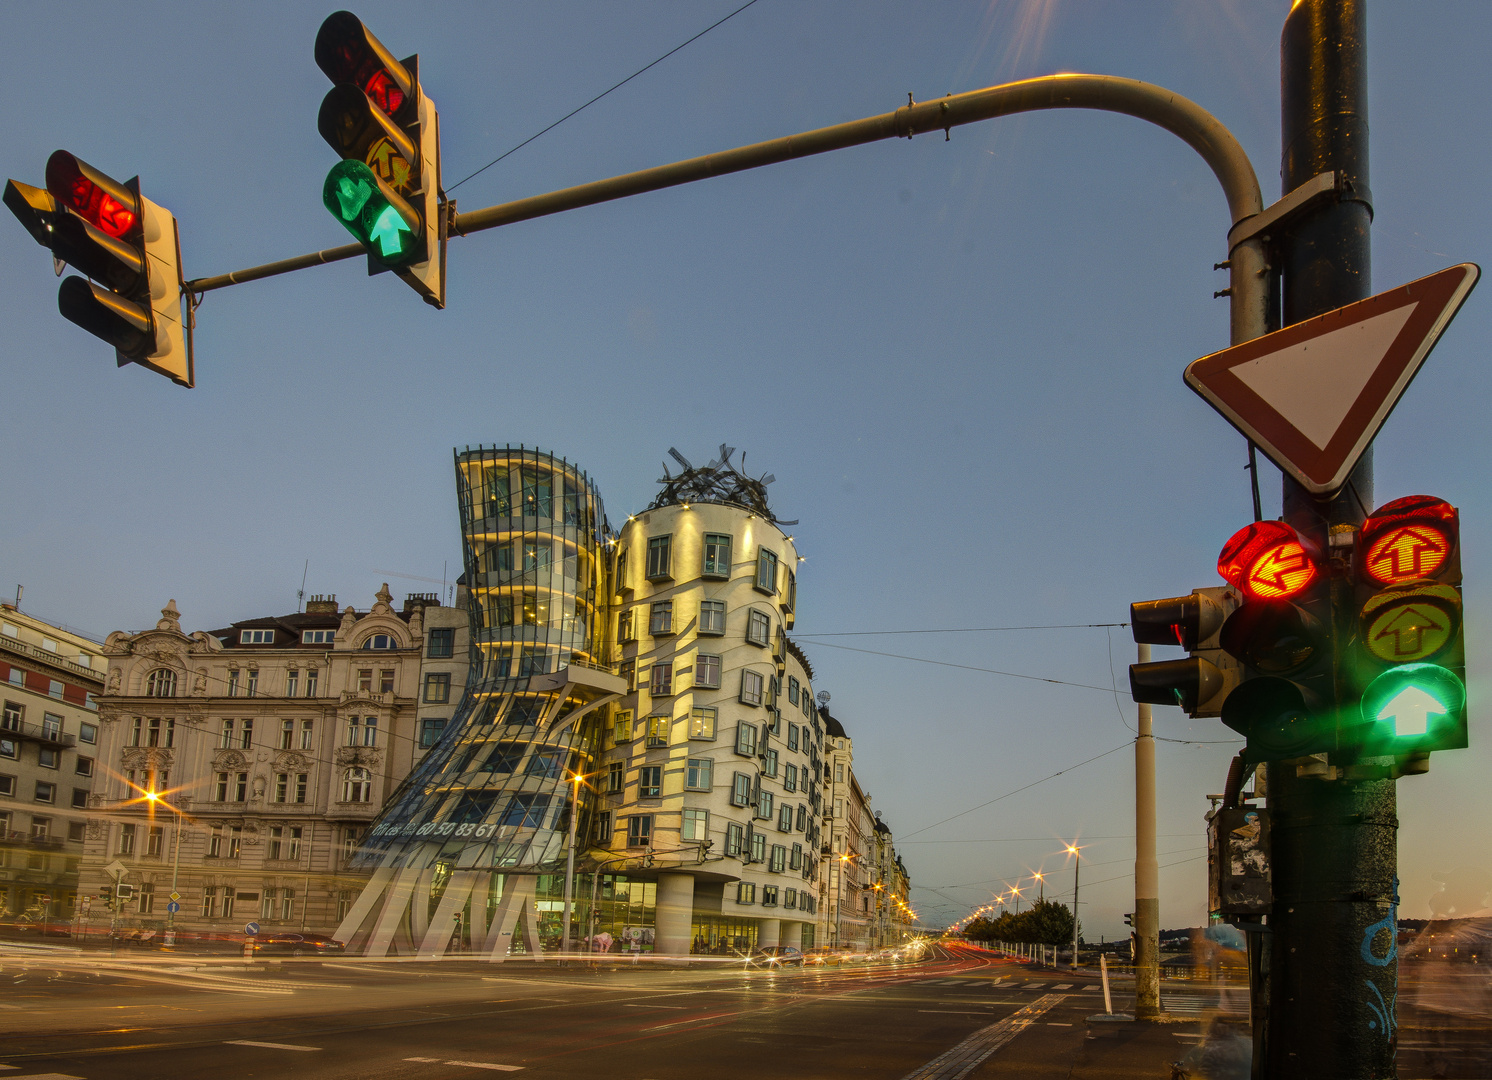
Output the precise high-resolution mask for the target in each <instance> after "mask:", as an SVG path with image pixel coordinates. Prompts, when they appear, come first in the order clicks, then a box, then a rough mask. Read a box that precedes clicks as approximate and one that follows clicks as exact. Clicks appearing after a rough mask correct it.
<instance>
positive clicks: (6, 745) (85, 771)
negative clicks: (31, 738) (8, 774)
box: [0, 738, 93, 776]
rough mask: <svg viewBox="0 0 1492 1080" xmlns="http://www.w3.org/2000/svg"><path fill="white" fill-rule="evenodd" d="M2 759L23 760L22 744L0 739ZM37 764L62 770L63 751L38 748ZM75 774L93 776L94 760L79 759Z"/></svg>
mask: <svg viewBox="0 0 1492 1080" xmlns="http://www.w3.org/2000/svg"><path fill="white" fill-rule="evenodd" d="M0 758H9V759H10V760H12V761H19V760H20V758H21V744H20V743H19V742H17V741H16V740H15V739H6V738H0ZM36 763H37V764H38V765H40V766H41V767H42V768H43V769H60V768H62V751H61V750H58V749H56V748H54V747H51V746H38V747H37V748H36ZM73 772H75V773H77V774H78V775H79V776H92V775H93V758H91V757H81V756H79V757H77V758H75V759H74V760H73Z"/></svg>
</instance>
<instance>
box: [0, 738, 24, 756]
mask: <svg viewBox="0 0 1492 1080" xmlns="http://www.w3.org/2000/svg"><path fill="white" fill-rule="evenodd" d="M18 746H19V744H18V743H17V742H16V741H15V740H14V739H0V757H6V758H19V757H20V754H21V752H20V750H19V749H18Z"/></svg>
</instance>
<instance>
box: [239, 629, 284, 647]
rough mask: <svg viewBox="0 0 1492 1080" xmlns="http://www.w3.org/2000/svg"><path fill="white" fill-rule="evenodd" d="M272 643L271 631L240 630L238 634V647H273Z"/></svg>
mask: <svg viewBox="0 0 1492 1080" xmlns="http://www.w3.org/2000/svg"><path fill="white" fill-rule="evenodd" d="M274 641H275V632H274V631H273V630H240V631H239V632H238V643H239V644H240V645H273V644H274Z"/></svg>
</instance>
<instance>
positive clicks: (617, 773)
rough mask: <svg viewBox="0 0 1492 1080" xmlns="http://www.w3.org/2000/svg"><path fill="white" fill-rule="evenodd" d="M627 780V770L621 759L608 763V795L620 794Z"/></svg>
mask: <svg viewBox="0 0 1492 1080" xmlns="http://www.w3.org/2000/svg"><path fill="white" fill-rule="evenodd" d="M626 781H627V770H626V769H625V768H623V766H622V763H621V762H620V761H610V762H607V763H606V793H607V794H608V795H620V794H621V793H622V788H623V787H624V786H625V785H626Z"/></svg>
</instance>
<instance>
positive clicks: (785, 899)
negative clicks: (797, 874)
mask: <svg viewBox="0 0 1492 1080" xmlns="http://www.w3.org/2000/svg"><path fill="white" fill-rule="evenodd" d="M782 906H783V907H785V908H795V907H797V906H798V890H797V889H783V890H782Z"/></svg>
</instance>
